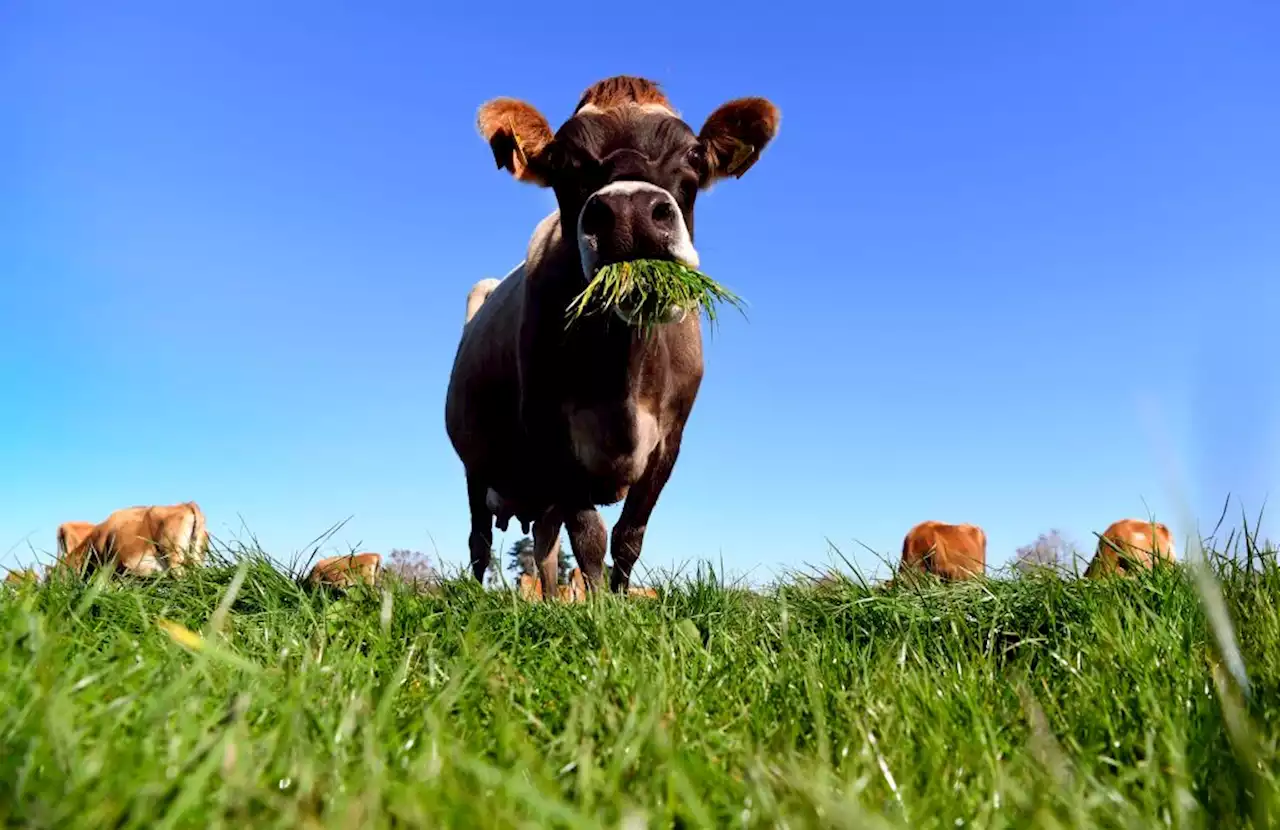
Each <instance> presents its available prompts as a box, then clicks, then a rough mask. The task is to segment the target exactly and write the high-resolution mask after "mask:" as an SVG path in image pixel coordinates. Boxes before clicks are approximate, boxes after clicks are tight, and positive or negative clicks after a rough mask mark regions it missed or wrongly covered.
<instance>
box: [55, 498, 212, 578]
mask: <svg viewBox="0 0 1280 830" xmlns="http://www.w3.org/2000/svg"><path fill="white" fill-rule="evenodd" d="M208 544H209V534H208V532H207V531H206V530H205V521H204V512H203V511H201V510H200V506H199V505H197V504H196V503H195V502H193V501H188V502H183V503H181V504H173V505H154V506H149V507H141V506H140V507H126V508H124V509H122V510H117V511H115V512H114V513H112V514H111V515H110V516H108V517H107V518H106V519H104V520H103V521H102V522H101V523H100V524H97V525H95V526H94V527H93V529H92V530H90V531H89V533H88V534H86V535H85V537H84V538H83V539H81V540H80V543H79V544H78V545H76V547H75V548H74V549H73V550H72V551H71V552H70V553H69V554H68V555H67V557H66V562H67V565H68V566H69V567H72V568H74V569H75V570H83V569H87V570H96V569H97V568H100V567H102V566H104V565H106V564H107V563H108V562H109V561H111V558H112V557H113V556H114V557H116V560H117V561H116V569H117V570H118V571H122V572H125V573H131V574H135V575H137V576H151V575H153V574H156V573H159V572H161V571H173V572H175V573H181V572H182V571H184V570H185V569H186V568H187V567H188V566H192V567H196V566H199V565H201V564H202V563H203V562H204V557H205V553H206V552H207V550H208Z"/></svg>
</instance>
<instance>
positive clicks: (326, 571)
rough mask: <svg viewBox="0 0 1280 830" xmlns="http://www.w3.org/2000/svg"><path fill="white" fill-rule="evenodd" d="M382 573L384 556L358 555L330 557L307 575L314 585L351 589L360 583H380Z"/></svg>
mask: <svg viewBox="0 0 1280 830" xmlns="http://www.w3.org/2000/svg"><path fill="white" fill-rule="evenodd" d="M381 573H382V556H381V555H380V554H377V553H356V554H351V555H347V556H330V557H328V558H326V559H321V560H320V561H319V562H317V563H316V564H315V566H314V567H312V569H311V573H310V574H308V575H307V582H309V583H311V584H312V585H316V586H319V585H331V586H333V587H335V588H350V587H351V586H352V585H355V584H356V583H358V582H365V583H368V584H370V585H372V584H375V583H376V582H377V581H378V577H379V576H380V575H381Z"/></svg>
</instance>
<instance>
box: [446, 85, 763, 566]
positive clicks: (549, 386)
mask: <svg viewBox="0 0 1280 830" xmlns="http://www.w3.org/2000/svg"><path fill="white" fill-rule="evenodd" d="M778 122H779V113H778V109H777V107H775V106H774V105H773V104H772V103H770V102H769V101H768V100H766V99H764V98H740V99H737V100H733V101H729V102H728V103H725V104H723V105H721V106H720V107H719V108H718V109H717V110H716V111H715V112H713V113H712V114H711V116H710V117H709V118H708V119H707V120H706V122H705V123H704V124H703V126H702V128H701V130H700V131H699V132H698V133H696V134H695V133H694V131H693V130H692V129H690V127H689V125H687V124H686V123H685V122H684V121H682V120H681V119H680V118H679V117H678V116H677V115H676V113H675V111H674V110H673V108H672V107H671V104H670V103H669V102H668V100H667V98H666V95H665V94H663V92H662V91H661V90H660V89H659V88H658V86H657V85H656V84H655V83H653V82H651V81H648V80H645V79H643V78H637V77H631V76H616V77H612V78H608V79H606V80H603V81H600V82H599V83H596V84H594V85H592V86H591V87H589V88H588V89H587V90H586V92H584V93H583V95H582V97H581V99H580V100H579V101H578V106H577V107H576V108H575V110H574V113H573V115H572V116H571V117H570V118H569V119H568V120H567V121H566V122H565V123H564V124H563V125H561V127H560V129H559V130H558V131H556V132H555V133H553V132H552V130H551V127H550V125H549V124H548V123H547V120H546V118H545V117H543V115H542V114H541V113H540V112H538V110H536V109H535V108H534V107H532V106H531V105H529V104H527V103H525V102H523V101H518V100H514V99H511V98H497V99H494V100H491V101H489V102H488V103H486V104H484V105H483V106H482V107H481V108H480V110H479V113H478V125H479V129H480V132H481V134H482V136H483V137H484V139H485V141H487V142H488V144H489V147H490V149H491V151H492V152H493V158H494V160H495V161H496V163H497V166H498V167H499V168H501V169H505V170H506V171H508V172H509V173H510V174H511V175H513V176H514V177H515V178H516V179H517V180H518V181H521V182H527V183H530V184H534V185H537V186H540V187H548V188H551V189H552V190H553V191H554V193H555V196H556V202H557V204H558V209H557V210H556V211H554V212H553V213H552V214H551V215H549V216H547V217H546V218H545V219H543V220H542V221H541V222H540V223H539V224H538V225H537V227H536V228H535V230H534V232H533V235H532V237H531V239H530V241H529V245H528V250H527V252H526V257H525V260H524V261H523V262H522V263H521V264H520V265H518V266H517V267H516V268H515V269H514V270H513V271H512V272H511V273H510V274H509V275H508V276H507V277H506V278H505V279H503V280H501V281H500V282H499V284H498V285H497V287H496V288H494V289H493V292H492V294H490V295H489V297H488V299H487V300H486V301H485V302H484V303H482V304H481V305H480V307H479V308H478V309H477V310H476V312H475V314H474V316H473V317H471V318H470V321H469V322H468V323H467V324H466V325H465V327H464V329H463V332H462V336H461V338H460V342H459V344H458V349H457V352H456V354H455V357H454V364H453V370H452V372H451V374H450V377H449V388H448V392H447V395H446V402H445V424H446V428H447V430H448V433H449V439H450V441H451V442H452V444H453V447H454V450H455V451H456V452H457V454H458V457H459V459H460V460H461V461H462V464H463V467H464V469H465V473H466V485H467V501H468V504H469V506H470V512H471V533H470V537H469V547H470V551H471V567H472V571H473V573H474V574H475V578H476V579H477V580H483V578H484V573H485V571H486V570H487V569H488V567H489V561H490V557H491V546H492V541H493V520H494V516H495V515H498V516H499V517H500V516H501V515H503V514H507V515H515V516H517V517H518V518H519V519H520V521H521V523H522V524H526V525H527V524H528V523H533V526H534V536H535V549H534V557H535V559H536V560H537V562H538V564H539V570H540V572H541V574H542V579H543V582H544V584H547V585H553V584H555V579H554V576H555V574H556V572H557V559H558V555H559V551H558V545H559V538H560V529H561V528H562V527H566V526H567V528H568V531H569V541H570V544H571V546H572V548H573V552H574V555H575V557H576V559H577V561H578V563H579V564H580V566H581V568H582V572H583V575H584V576H585V578H586V582H587V584H588V586H589V587H590V588H591V589H592V590H594V589H595V588H596V586H598V585H599V584H600V582H601V580H602V578H603V570H604V557H605V549H606V546H607V544H608V542H609V539H608V537H607V534H606V530H605V525H604V520H603V519H602V518H601V516H600V513H599V511H598V510H597V509H596V506H597V505H603V504H615V503H617V502H619V501H622V500H623V499H625V500H626V501H625V503H624V505H623V508H622V514H621V516H620V517H619V519H618V522H617V524H616V525H615V526H614V528H613V535H612V548H613V568H612V571H611V577H610V583H611V585H610V587H611V588H612V589H613V590H615V591H622V590H625V588H626V587H627V584H628V582H629V580H630V578H631V570H632V567H633V566H634V565H635V562H636V560H637V559H638V558H639V556H640V550H641V546H642V544H643V542H644V534H645V529H646V527H647V526H648V523H649V517H650V516H651V515H652V513H653V509H654V506H655V505H656V504H657V501H658V497H659V495H660V494H661V493H662V489H663V487H665V486H666V483H667V480H668V478H669V477H670V476H671V471H672V468H673V467H674V465H675V462H676V458H677V456H678V455H679V452H680V441H681V437H682V436H683V432H684V426H685V422H686V421H687V419H688V418H689V414H690V412H691V410H692V409H693V404H694V399H695V398H696V397H697V393H698V388H699V386H700V384H701V382H702V373H703V361H702V329H701V323H700V321H699V309H698V308H688V309H684V308H672V309H670V310H669V311H668V313H667V314H666V315H665V316H664V317H663V318H662V319H661V320H660V322H659V325H658V326H657V327H656V330H655V331H654V332H653V333H652V334H651V336H649V337H644V336H642V335H641V334H640V333H639V332H638V331H636V330H635V329H634V328H633V327H632V326H630V325H629V324H628V323H627V319H626V316H625V315H624V314H622V313H619V314H617V315H591V316H586V317H583V318H580V319H579V320H578V321H576V322H575V323H574V325H573V326H572V327H569V328H568V329H566V317H565V312H566V309H567V308H568V306H569V304H570V301H571V300H572V299H573V298H574V296H575V295H577V294H578V293H579V292H581V291H582V289H583V288H584V287H585V286H586V284H587V282H588V281H589V280H590V279H591V278H592V277H593V276H594V275H595V273H596V271H597V270H599V269H600V268H601V267H603V266H605V265H607V264H611V263H616V262H620V261H626V260H631V259H638V258H658V259H666V260H673V261H680V262H684V263H686V264H687V265H689V266H692V267H697V266H698V254H697V251H696V250H695V248H694V246H693V239H694V234H693V226H694V222H693V212H694V200H695V198H696V197H697V195H698V192H699V191H700V190H703V189H706V188H707V187H710V186H711V185H712V184H714V183H715V182H717V181H721V180H723V179H725V178H728V177H740V176H742V174H743V173H745V172H746V171H747V170H748V169H750V168H751V166H752V165H754V164H755V163H756V160H757V159H758V158H759V156H760V153H761V151H762V150H764V148H765V146H766V145H767V144H769V142H770V141H771V140H772V139H773V137H774V135H775V133H776V132H777V129H778ZM474 290H475V289H473V291H474ZM539 541H540V542H541V544H537V542H539Z"/></svg>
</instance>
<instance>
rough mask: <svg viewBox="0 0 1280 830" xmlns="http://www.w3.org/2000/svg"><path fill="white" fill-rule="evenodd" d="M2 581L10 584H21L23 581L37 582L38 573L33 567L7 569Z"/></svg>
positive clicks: (38, 578)
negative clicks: (17, 569)
mask: <svg viewBox="0 0 1280 830" xmlns="http://www.w3.org/2000/svg"><path fill="white" fill-rule="evenodd" d="M4 581H5V582H6V583H8V584H10V585H21V584H22V583H23V582H39V581H40V574H38V573H36V571H35V569H34V568H23V569H22V570H20V571H9V572H8V573H7V574H5V575H4Z"/></svg>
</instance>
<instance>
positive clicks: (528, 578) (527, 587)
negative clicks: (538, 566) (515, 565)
mask: <svg viewBox="0 0 1280 830" xmlns="http://www.w3.org/2000/svg"><path fill="white" fill-rule="evenodd" d="M518 590H519V591H520V598H521V599H527V600H529V601H531V602H532V601H533V600H537V599H542V580H540V579H538V575H537V574H520V582H519V585H518Z"/></svg>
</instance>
